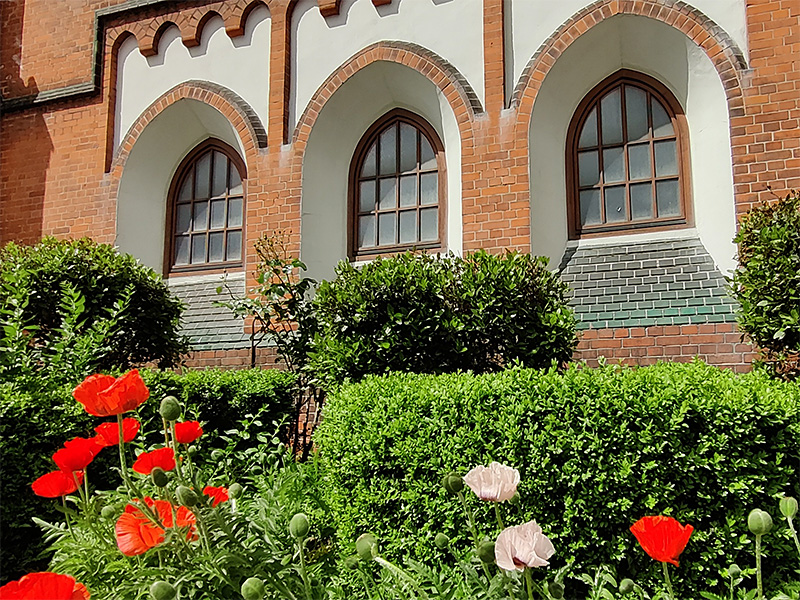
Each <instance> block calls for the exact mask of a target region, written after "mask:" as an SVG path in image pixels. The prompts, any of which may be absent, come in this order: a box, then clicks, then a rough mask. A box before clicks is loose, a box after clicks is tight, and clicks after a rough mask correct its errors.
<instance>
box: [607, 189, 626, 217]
mask: <svg viewBox="0 0 800 600" xmlns="http://www.w3.org/2000/svg"><path fill="white" fill-rule="evenodd" d="M603 195H604V196H605V203H606V223H619V222H620V221H627V220H628V209H627V208H626V206H625V186H624V185H620V186H616V187H612V188H606V189H604V190H603Z"/></svg>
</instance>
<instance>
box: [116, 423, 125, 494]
mask: <svg viewBox="0 0 800 600" xmlns="http://www.w3.org/2000/svg"><path fill="white" fill-rule="evenodd" d="M117 446H119V468H120V473H122V478H123V479H125V474H126V473H127V471H126V469H127V467H126V466H125V440H124V439H123V436H122V415H121V414H120V415H117Z"/></svg>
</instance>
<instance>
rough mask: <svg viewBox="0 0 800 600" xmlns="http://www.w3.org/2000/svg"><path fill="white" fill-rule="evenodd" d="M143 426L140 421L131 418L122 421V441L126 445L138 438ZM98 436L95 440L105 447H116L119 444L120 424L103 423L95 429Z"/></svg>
mask: <svg viewBox="0 0 800 600" xmlns="http://www.w3.org/2000/svg"><path fill="white" fill-rule="evenodd" d="M141 426H142V424H141V423H139V421H137V420H136V419H133V418H131V417H127V418H125V419H122V441H123V442H125V443H126V444H127V443H128V442H130V441H132V440H133V438H135V437H136V434H137V433H139V428H140V427H141ZM94 430H95V431H96V432H97V435H96V436H95V437H94V440H95V441H96V442H97V443H98V444H100V445H101V446H103V447H106V446H116V445H117V444H119V424H118V423H103V424H102V425H98V426H97V427H95V428H94Z"/></svg>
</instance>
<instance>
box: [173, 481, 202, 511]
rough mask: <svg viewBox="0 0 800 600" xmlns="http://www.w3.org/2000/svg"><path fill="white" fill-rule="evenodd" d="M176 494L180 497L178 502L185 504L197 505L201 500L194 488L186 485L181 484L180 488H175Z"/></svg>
mask: <svg viewBox="0 0 800 600" xmlns="http://www.w3.org/2000/svg"><path fill="white" fill-rule="evenodd" d="M175 495H176V496H177V497H178V502H180V503H181V504H182V505H183V506H188V507H191V506H195V505H196V504H197V503H198V502H199V501H200V498H198V497H197V494H196V493H195V492H194V490H193V489H191V488H188V487H186V486H185V485H179V486H178V489H177V490H175Z"/></svg>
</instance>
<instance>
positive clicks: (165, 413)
mask: <svg viewBox="0 0 800 600" xmlns="http://www.w3.org/2000/svg"><path fill="white" fill-rule="evenodd" d="M158 414H160V415H161V416H162V417H163V418H164V419H165V420H167V421H177V420H178V419H179V418H180V416H181V405H180V404H178V399H177V398H176V397H175V396H165V397H164V399H163V400H162V401H161V406H160V407H159V408H158Z"/></svg>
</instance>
